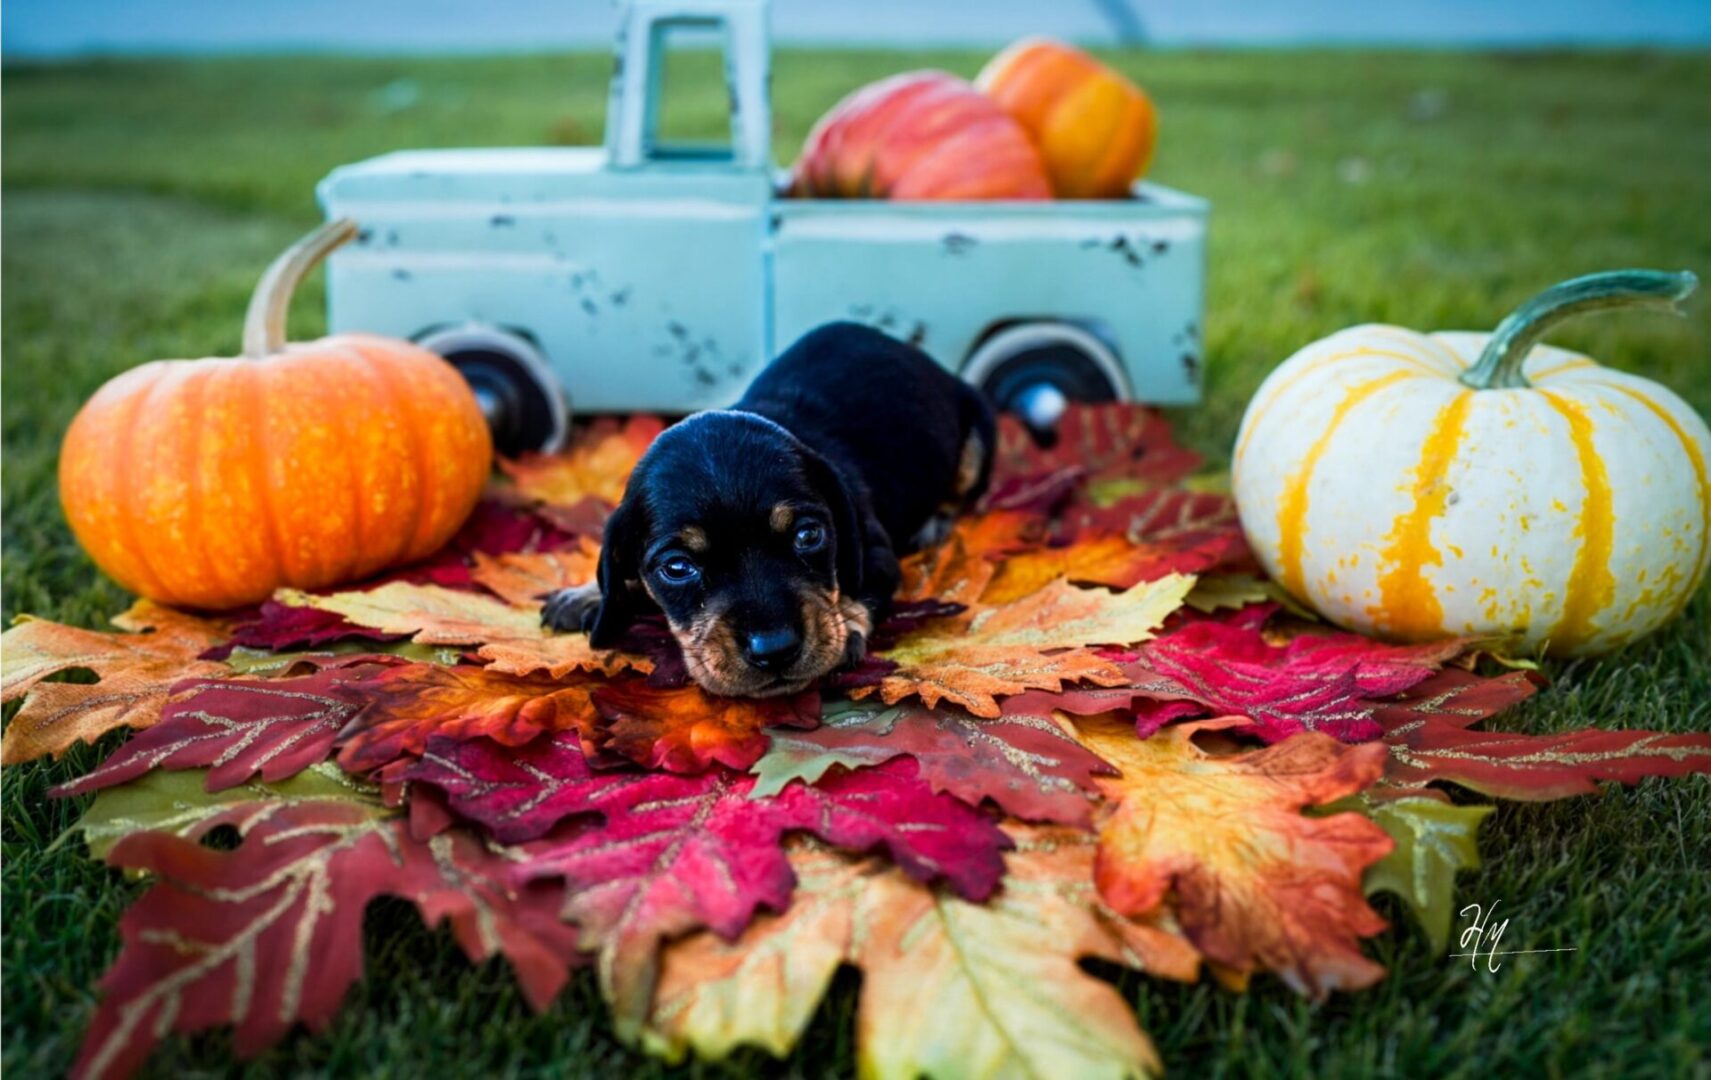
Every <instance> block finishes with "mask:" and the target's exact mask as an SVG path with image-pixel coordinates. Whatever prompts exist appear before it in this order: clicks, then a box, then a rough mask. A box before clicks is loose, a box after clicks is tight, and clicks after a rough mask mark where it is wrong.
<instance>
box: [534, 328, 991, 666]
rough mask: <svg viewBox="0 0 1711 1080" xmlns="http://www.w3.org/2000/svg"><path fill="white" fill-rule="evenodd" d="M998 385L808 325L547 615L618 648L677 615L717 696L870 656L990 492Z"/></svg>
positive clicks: (619, 524) (657, 450)
mask: <svg viewBox="0 0 1711 1080" xmlns="http://www.w3.org/2000/svg"><path fill="white" fill-rule="evenodd" d="M993 443H994V425H993V416H992V409H991V407H990V406H989V405H988V404H987V403H986V401H985V399H984V398H983V397H981V395H980V394H979V393H978V392H977V391H976V390H974V389H973V388H972V387H970V386H969V385H968V384H966V383H964V382H963V381H962V380H960V379H958V378H957V377H956V376H954V375H952V374H950V373H949V372H947V371H945V370H944V369H943V368H941V367H939V366H938V365H937V364H935V363H933V361H932V360H931V359H929V358H928V357H927V356H926V355H925V354H923V353H922V352H921V351H920V350H918V349H916V348H914V347H913V346H910V345H906V344H904V343H902V342H900V341H897V340H895V339H894V338H890V337H887V336H886V335H884V334H882V333H880V332H878V331H876V330H872V329H869V328H867V327H864V326H858V325H856V324H853V323H831V324H828V325H826V326H822V327H820V328H819V329H817V330H814V331H812V332H811V333H809V334H807V335H805V336H804V337H803V338H802V339H801V340H800V341H798V342H796V344H794V345H792V346H791V347H790V348H789V349H788V350H786V351H785V353H784V354H783V355H782V356H780V357H779V358H778V359H777V360H775V361H774V362H773V363H772V364H770V365H769V366H768V367H767V368H766V369H765V370H764V371H762V372H761V374H760V375H759V377H757V378H756V379H755V381H754V383H753V384H752V385H751V386H750V387H749V389H748V393H746V394H745V395H743V398H742V400H741V401H739V402H737V403H736V405H734V406H733V407H731V408H730V409H725V410H720V411H717V412H703V413H696V414H695V415H693V416H690V417H688V418H687V419H685V420H683V421H681V422H680V423H678V424H675V425H673V426H672V427H670V428H668V429H666V431H665V432H664V434H662V435H660V437H659V438H658V439H656V440H655V441H654V444H653V446H652V447H650V448H649V449H648V452H647V453H646V454H645V455H643V457H642V459H641V461H640V463H638V464H637V466H636V470H635V472H634V473H633V474H632V475H631V476H630V482H629V486H628V488H627V489H626V490H625V492H624V498H623V501H622V502H621V503H620V504H619V506H618V508H617V510H616V511H614V512H613V514H612V517H611V518H610V520H608V521H607V523H606V537H605V542H604V545H603V547H602V549H601V553H600V566H599V571H598V577H597V579H596V581H595V582H594V583H593V584H591V585H588V586H583V587H581V588H576V589H565V590H562V591H560V592H557V593H554V594H553V595H552V596H551V597H549V598H548V600H547V603H546V608H545V610H544V613H543V621H544V622H545V623H546V624H547V625H548V626H551V627H553V628H555V629H559V630H587V631H588V633H589V635H590V640H591V643H592V644H593V645H595V646H596V647H598V648H607V647H610V646H611V645H613V644H614V643H615V642H616V641H617V639H618V637H619V635H620V634H622V633H623V631H624V629H625V628H626V627H627V626H628V625H629V624H630V622H631V621H632V620H633V619H634V618H635V617H636V616H638V615H641V614H645V613H648V612H652V611H655V610H658V611H662V612H664V613H665V617H666V621H667V622H668V623H669V624H670V626H671V631H672V634H673V636H675V637H676V639H677V641H678V643H679V644H680V645H681V646H682V648H683V657H684V661H685V663H686V665H687V667H688V669H689V673H690V674H691V675H692V676H693V677H694V679H695V681H696V682H698V683H700V684H701V685H702V686H703V687H704V688H705V689H707V690H708V691H710V692H712V693H715V694H729V695H746V696H767V695H772V694H785V693H792V692H794V691H797V690H800V689H802V688H803V687H805V686H807V685H808V684H809V683H810V682H812V681H813V680H815V679H817V678H819V677H820V676H821V675H824V674H826V673H828V672H830V671H832V670H834V669H836V668H838V667H839V666H841V665H844V664H846V663H853V662H855V661H857V660H859V659H860V658H861V657H862V655H863V653H864V651H865V649H866V645H867V637H868V635H869V634H870V633H871V631H872V628H873V625H874V623H875V622H876V621H877V620H878V619H879V618H880V617H881V616H882V615H883V614H884V612H885V609H886V607H887V605H888V604H889V603H890V602H891V596H892V593H893V592H894V591H895V590H896V588H897V582H898V566H897V558H898V556H899V555H900V554H903V553H906V552H908V551H909V550H912V549H913V548H914V547H915V546H917V544H918V541H919V540H920V539H921V533H922V531H923V530H924V529H930V528H931V527H932V526H933V525H934V524H935V523H938V522H942V521H943V519H944V518H945V516H946V515H947V514H949V513H954V512H955V511H956V510H957V509H959V508H960V507H962V506H964V505H966V504H967V503H968V502H970V501H972V500H973V499H974V498H976V497H977V496H978V495H979V494H980V493H981V491H982V490H983V489H984V488H985V485H986V480H987V473H988V470H989V468H990V466H991V460H992V447H993Z"/></svg>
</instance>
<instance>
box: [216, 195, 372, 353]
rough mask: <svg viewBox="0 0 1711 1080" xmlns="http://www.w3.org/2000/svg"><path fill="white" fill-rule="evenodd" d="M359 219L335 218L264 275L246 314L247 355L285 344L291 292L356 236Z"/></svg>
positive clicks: (286, 252) (287, 251)
mask: <svg viewBox="0 0 1711 1080" xmlns="http://www.w3.org/2000/svg"><path fill="white" fill-rule="evenodd" d="M358 231H359V230H358V229H357V223H356V222H355V221H353V220H351V219H350V218H335V219H334V220H332V221H329V222H327V223H326V224H324V225H322V226H321V227H320V228H318V229H316V230H315V231H314V232H312V233H310V234H309V235H307V236H305V237H303V238H302V239H301V240H299V241H297V242H296V243H295V244H292V245H291V246H290V247H288V248H286V249H285V250H284V251H283V252H281V253H280V255H279V258H277V259H275V260H273V264H272V265H271V266H269V267H268V268H267V272H266V273H264V274H262V275H261V281H260V282H258V283H257V284H256V287H255V292H254V293H253V294H252V295H251V296H250V306H249V310H248V311H247V312H246V313H245V314H244V356H245V358H247V359H250V360H263V359H266V358H267V357H269V356H272V355H273V354H274V353H277V352H280V351H281V350H283V349H284V348H285V313H286V311H287V310H288V309H289V308H290V307H291V294H292V293H294V292H296V291H297V286H298V285H300V284H302V282H303V279H304V278H305V277H308V276H309V272H310V271H312V270H314V269H315V267H317V266H319V265H320V264H321V260H322V259H325V258H326V257H327V255H328V254H329V253H331V252H332V250H333V249H334V248H336V247H338V246H339V245H340V244H343V243H345V242H346V241H348V240H350V239H352V238H353V237H355V236H356V234H357V232H358Z"/></svg>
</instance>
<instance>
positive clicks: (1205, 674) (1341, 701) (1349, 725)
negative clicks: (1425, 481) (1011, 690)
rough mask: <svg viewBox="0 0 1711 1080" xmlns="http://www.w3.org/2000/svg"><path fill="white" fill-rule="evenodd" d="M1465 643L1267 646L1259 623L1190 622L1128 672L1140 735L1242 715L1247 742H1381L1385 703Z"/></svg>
mask: <svg viewBox="0 0 1711 1080" xmlns="http://www.w3.org/2000/svg"><path fill="white" fill-rule="evenodd" d="M1467 644H1468V643H1467V642H1464V641H1448V642H1436V643H1432V644H1428V645H1386V644H1384V643H1382V642H1377V641H1373V640H1371V639H1370V638H1363V637H1360V636H1359V635H1356V634H1324V635H1318V634H1303V635H1301V636H1298V637H1296V638H1294V639H1293V640H1291V641H1290V642H1288V643H1287V644H1285V645H1272V644H1270V643H1269V642H1267V641H1266V639H1265V637H1264V635H1263V634H1262V633H1261V632H1260V629H1259V627H1258V626H1257V625H1254V624H1253V620H1251V619H1237V620H1231V621H1225V620H1220V619H1191V620H1186V621H1184V622H1183V624H1182V625H1180V626H1179V627H1177V628H1176V629H1175V630H1173V631H1171V632H1169V633H1167V634H1165V635H1163V636H1162V637H1159V638H1157V639H1156V640H1154V641H1151V642H1148V643H1146V644H1145V645H1143V646H1141V647H1140V648H1139V649H1138V650H1136V652H1135V653H1134V654H1133V659H1132V660H1130V661H1129V662H1126V663H1123V664H1122V665H1121V667H1122V670H1123V672H1124V674H1125V675H1127V676H1128V677H1129V682H1128V684H1127V685H1128V687H1129V688H1130V689H1131V690H1133V691H1134V696H1135V698H1136V699H1137V700H1136V721H1137V724H1138V727H1139V731H1140V734H1142V735H1143V736H1145V735H1149V734H1151V733H1152V732H1154V731H1157V730H1158V729H1159V728H1160V727H1162V726H1163V725H1164V724H1166V723H1168V722H1170V721H1172V720H1177V719H1181V718H1183V717H1187V716H1199V715H1214V716H1242V717H1246V718H1247V719H1248V721H1249V723H1248V724H1247V725H1246V726H1244V727H1243V728H1241V729H1239V730H1240V732H1241V733H1242V734H1252V735H1257V736H1259V737H1260V738H1262V739H1264V740H1266V741H1267V742H1277V741H1279V740H1281V739H1286V738H1288V737H1289V736H1290V735H1293V734H1296V733H1297V732H1301V731H1321V732H1324V733H1325V734H1327V735H1331V736H1333V737H1335V738H1337V739H1340V740H1342V741H1344V742H1364V741H1366V740H1369V739H1375V738H1377V737H1378V736H1379V735H1380V734H1382V732H1383V729H1382V728H1381V727H1380V725H1379V723H1378V721H1377V719H1376V718H1375V712H1376V710H1377V708H1378V700H1379V699H1381V698H1388V697H1391V696H1393V695H1396V694H1399V693H1401V692H1403V691H1404V690H1407V689H1408V688H1409V687H1412V686H1414V685H1416V684H1418V683H1421V682H1423V681H1425V680H1427V679H1429V678H1431V677H1432V675H1433V674H1434V673H1435V672H1437V670H1438V668H1439V665H1441V664H1442V663H1443V662H1444V661H1445V660H1447V659H1449V658H1450V657H1453V656H1454V655H1456V654H1457V653H1459V652H1462V651H1463V650H1465V649H1466V647H1467Z"/></svg>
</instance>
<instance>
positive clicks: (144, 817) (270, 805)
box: [55, 762, 391, 859]
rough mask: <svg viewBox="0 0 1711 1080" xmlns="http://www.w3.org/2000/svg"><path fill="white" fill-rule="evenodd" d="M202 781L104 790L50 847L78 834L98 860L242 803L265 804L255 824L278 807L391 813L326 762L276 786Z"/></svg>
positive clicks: (181, 778)
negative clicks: (214, 786)
mask: <svg viewBox="0 0 1711 1080" xmlns="http://www.w3.org/2000/svg"><path fill="white" fill-rule="evenodd" d="M207 776H208V770H206V769H179V770H158V771H155V772H151V773H149V774H148V775H146V776H143V777H141V778H140V779H137V780H133V781H131V782H130V783H128V784H121V785H120V786H118V787H113V788H108V789H106V790H105V791H103V792H101V793H100V794H99V795H97V796H95V801H94V802H93V803H91V804H90V806H89V809H88V810H86V811H85V812H84V814H83V817H82V819H81V820H80V821H78V823H77V824H76V825H73V826H72V827H71V828H70V829H67V830H66V832H65V833H64V834H63V835H62V836H61V837H60V838H59V840H57V841H55V846H58V845H59V844H62V843H65V842H66V840H68V839H69V838H70V837H71V836H72V834H74V833H81V834H83V840H84V843H86V844H88V845H89V854H90V855H91V856H93V857H94V858H97V859H102V858H105V857H106V855H107V852H108V851H110V850H112V847H113V845H114V844H117V843H118V842H119V841H120V840H122V839H124V838H125V837H127V836H129V835H130V834H131V833H134V832H143V831H145V830H146V831H157V832H170V833H174V834H176V835H178V836H185V835H188V834H189V833H190V832H191V831H193V830H194V829H195V828H196V826H197V825H200V824H201V823H202V822H204V821H207V820H208V819H209V818H211V817H214V816H216V815H218V814H221V813H224V812H225V811H227V810H230V809H231V808H232V807H233V806H236V805H238V804H239V803H247V802H253V803H261V804H265V806H262V807H258V817H257V818H256V819H255V820H260V817H261V816H263V815H265V814H266V813H270V812H272V811H273V810H275V809H277V808H279V807H285V806H295V805H297V804H300V803H306V802H315V801H323V802H326V801H331V802H342V803H349V804H352V805H355V806H361V807H363V808H365V809H368V810H369V811H370V812H371V813H372V814H373V816H375V817H382V816H385V815H387V814H389V813H391V811H389V810H388V809H387V808H386V807H385V806H384V805H383V804H382V803H381V801H380V789H379V788H378V787H376V786H374V785H373V784H367V783H363V782H362V781H360V780H358V779H356V778H355V777H353V776H351V775H349V774H348V773H346V772H344V771H343V770H342V769H340V768H339V767H338V766H337V765H334V764H333V763H331V762H323V763H321V764H319V765H311V766H310V767H309V768H308V769H305V770H304V771H303V772H300V773H298V774H297V775H296V776H293V777H291V778H290V779H287V780H282V781H280V782H279V783H276V784H264V783H262V782H260V781H254V782H251V783H247V784H239V785H238V786H237V787H231V788H226V789H225V790H223V791H217V792H214V793H212V794H210V793H209V792H208V791H207V790H206V789H205V787H204V785H205V783H206V780H207ZM249 824H253V822H249V823H245V824H242V825H240V826H239V831H240V832H244V831H247V828H248V825H249Z"/></svg>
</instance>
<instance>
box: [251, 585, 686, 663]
mask: <svg viewBox="0 0 1711 1080" xmlns="http://www.w3.org/2000/svg"><path fill="white" fill-rule="evenodd" d="M274 599H275V600H277V601H278V602H280V603H282V604H287V605H290V606H292V607H312V608H319V609H320V610H322V611H331V612H333V613H335V614H338V615H342V616H344V618H345V619H347V620H349V621H350V622H353V623H355V624H357V625H358V626H366V627H370V628H372V629H375V630H379V631H382V632H383V633H387V634H409V635H412V638H411V639H412V640H413V641H415V642H417V643H418V644H423V645H469V646H472V647H475V650H476V655H477V656H480V657H482V658H483V659H485V660H489V661H491V663H490V664H489V665H488V666H489V668H490V669H491V670H493V671H496V672H501V673H503V674H507V675H531V674H537V673H540V672H545V673H547V674H548V675H551V676H552V677H553V678H561V677H563V676H564V675H566V674H568V673H569V672H572V671H597V672H601V673H603V674H607V675H615V674H617V673H618V672H620V671H626V670H629V671H640V672H648V671H652V670H653V662H652V661H650V660H648V659H647V658H646V657H643V656H636V655H634V654H631V653H625V652H619V651H618V650H616V649H595V648H591V647H590V646H589V644H588V635H587V634H567V633H555V632H553V631H550V630H547V629H545V628H543V627H542V626H541V611H540V607H539V606H538V605H530V606H523V605H518V604H508V603H506V602H505V601H504V600H500V599H498V598H496V597H492V596H487V595H485V594H483V593H476V592H466V591H463V590H459V589H447V588H445V587H443V586H440V585H418V584H415V583H412V582H407V581H390V582H387V583H386V584H385V585H382V586H380V587H379V588H377V589H369V590H367V591H365V592H364V591H357V592H342V593H330V594H327V595H316V594H313V593H305V592H299V591H297V590H296V589H281V590H280V591H279V592H278V593H276V594H274Z"/></svg>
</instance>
